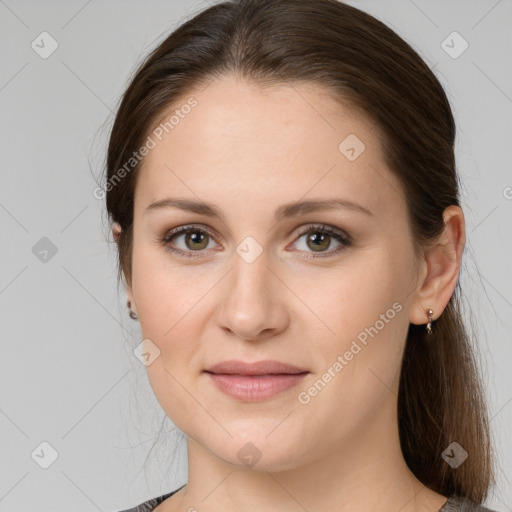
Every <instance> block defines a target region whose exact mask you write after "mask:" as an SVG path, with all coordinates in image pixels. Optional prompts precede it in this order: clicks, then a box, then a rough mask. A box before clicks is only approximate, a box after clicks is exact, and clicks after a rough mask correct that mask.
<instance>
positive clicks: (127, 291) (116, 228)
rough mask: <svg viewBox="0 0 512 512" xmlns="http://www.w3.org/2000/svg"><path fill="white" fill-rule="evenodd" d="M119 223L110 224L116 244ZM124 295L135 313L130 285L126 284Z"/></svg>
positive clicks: (119, 229) (117, 241)
mask: <svg viewBox="0 0 512 512" xmlns="http://www.w3.org/2000/svg"><path fill="white" fill-rule="evenodd" d="M121 231H122V228H121V225H120V224H119V223H118V222H114V223H113V224H112V236H113V237H114V241H115V242H116V244H118V243H119V238H120V236H121ZM126 295H127V297H128V300H129V301H130V306H131V310H132V311H133V312H134V313H135V314H137V306H136V305H135V300H134V299H133V292H132V289H131V287H130V286H126Z"/></svg>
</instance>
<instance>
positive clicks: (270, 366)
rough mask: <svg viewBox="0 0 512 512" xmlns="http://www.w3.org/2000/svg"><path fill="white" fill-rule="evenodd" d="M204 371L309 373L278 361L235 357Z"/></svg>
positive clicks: (218, 372)
mask: <svg viewBox="0 0 512 512" xmlns="http://www.w3.org/2000/svg"><path fill="white" fill-rule="evenodd" d="M205 372H207V373H213V374H222V375H298V374H300V373H309V372H308V370H306V369H305V368H299V367H298V366H294V365H291V364H288V363H282V362H280V361H271V360H265V361H254V362H251V363H246V362H244V361H237V360H235V359H230V360H229V361H222V362H221V363H217V364H215V365H213V366H211V367H210V368H208V369H207V370H205Z"/></svg>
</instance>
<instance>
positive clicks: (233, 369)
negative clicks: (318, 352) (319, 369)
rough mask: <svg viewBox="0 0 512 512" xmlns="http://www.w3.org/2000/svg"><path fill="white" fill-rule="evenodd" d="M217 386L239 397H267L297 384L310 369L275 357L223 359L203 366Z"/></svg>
mask: <svg viewBox="0 0 512 512" xmlns="http://www.w3.org/2000/svg"><path fill="white" fill-rule="evenodd" d="M204 373H206V374H207V375H208V376H209V378H210V379H211V380H212V382H213V383H214V384H215V386H216V387H217V389H219V390H220V391H222V392H223V393H224V394H226V395H228V396H231V397H233V398H237V399H238V400H241V401H246V402H256V401H262V400H265V399H267V398H271V397H273V396H275V395H277V394H278V393H281V392H283V391H285V390H287V389H290V388H292V387H294V386H296V385H298V384H299V383H300V382H301V381H302V380H303V378H304V377H305V376H306V375H308V374H309V373H310V372H309V371H308V370H305V369H302V368H299V367H297V366H294V365H290V364H286V363H281V362H279V361H268V360H266V361H257V362H253V363H245V362H243V361H234V360H230V361H223V362H222V363H218V364H216V365H214V366H212V367H210V368H209V369H208V370H205V371H204Z"/></svg>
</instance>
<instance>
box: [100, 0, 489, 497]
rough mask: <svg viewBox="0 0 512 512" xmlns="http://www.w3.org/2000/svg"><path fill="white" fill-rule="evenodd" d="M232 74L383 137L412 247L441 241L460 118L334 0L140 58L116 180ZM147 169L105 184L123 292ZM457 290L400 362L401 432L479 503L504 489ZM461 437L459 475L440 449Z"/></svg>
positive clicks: (240, 7)
mask: <svg viewBox="0 0 512 512" xmlns="http://www.w3.org/2000/svg"><path fill="white" fill-rule="evenodd" d="M227 75H236V76H239V77H241V78H244V79H246V80H247V82H248V83H252V84H255V85H258V86H260V87H265V86H279V85H286V84H293V83H299V82H302V83H304V82H306V83H311V84H318V85H320V86H323V87H324V88H325V89H326V90H327V91H328V92H329V93H330V94H331V95H332V97H333V98H335V99H336V100H339V101H340V102H342V103H344V104H347V105H350V106H351V108H357V109H360V110H361V111H362V112H364V113H365V114H366V119H368V120H370V121H372V122H373V123H374V126H376V127H377V129H378V130H379V135H380V140H381V142H382V148H383V153H384V158H385V163H386V164H387V167H388V168H389V169H390V170H391V172H393V173H394V174H395V175H396V176H397V177H398V179H399V181H400V183H401V184H402V187H403V191H404V194H405V199H406V204H407V211H408V219H409V223H410V226H411V233H412V237H413V242H414V247H415V250H418V251H419V250H420V249H421V248H422V247H426V245H427V244H429V243H435V241H436V238H437V237H438V235H440V234H441V232H442V230H443V228H444V220H443V212H444V210H445V208H446V207H448V206H450V205H457V206H460V203H459V177H458V175H457V171H456V166H455V155H454V141H455V122H454V118H453V114H452V111H451V108H450V104H449V101H448V98H447V96H446V94H445V91H444V90H443V87H442V86H441V84H440V83H439V81H438V80H437V78H436V77H435V75H434V74H433V72H432V71H431V69H430V68H429V67H428V66H427V64H426V63H425V62H424V61H423V60H422V58H421V57H420V56H419V55H418V54H417V53H416V51H415V50H413V48H412V47H411V46H410V45H409V44H408V43H407V42H405V41H404V40H403V39H402V38H401V37H400V36H398V35H397V34H396V33H395V32H394V31H393V30H392V29H391V28H389V27H388V26H386V25H385V24H384V23H382V22H381V21H379V20H377V19H376V18H374V17H372V16H371V15H369V14H367V13H365V12H363V11H361V10H359V9H357V8H355V7H352V6H350V5H347V4H344V3H342V2H339V1H337V0H231V1H225V2H221V3H218V4H216V5H213V6H212V7H209V8H207V9H205V10H203V11H201V12H199V13H197V14H195V15H194V16H193V17H192V18H190V19H189V20H187V21H186V22H184V23H182V24H181V25H180V26H178V27H177V28H176V30H174V31H173V32H172V33H171V34H170V35H169V36H168V37H167V38H166V39H165V40H163V42H161V43H159V44H158V46H157V47H156V48H155V49H154V50H152V51H151V52H150V53H149V54H148V55H147V57H146V58H145V59H144V60H143V61H142V63H141V64H140V66H139V68H138V69H137V71H136V73H135V74H134V76H133V77H132V79H131V81H130V84H129V86H128V87H127V89H126V91H125V93H124V95H123V96H122V99H121V102H120V105H119V108H118V111H117V114H116V117H115V121H114V125H113V128H112V132H111V136H110V140H109V145H108V151H107V163H106V166H107V169H106V175H107V176H106V177H107V182H108V183H112V184H113V183H114V180H115V179H116V176H115V175H116V170H117V169H120V168H122V167H123V165H125V164H126V162H128V161H129V160H130V158H131V157H132V154H133V152H134V151H136V150H137V149H138V148H140V147H141V146H142V145H143V143H144V140H145V139H146V138H147V137H148V134H149V133H150V132H151V129H152V128H153V127H154V126H155V124H156V123H158V122H160V120H161V119H162V117H163V116H164V115H165V113H166V112H167V111H168V109H169V108H170V107H171V106H172V105H176V104H178V100H180V99H183V98H184V97H186V96H187V94H190V92H191V91H192V90H193V89H194V88H196V87H200V86H201V85H205V84H208V83H211V81H212V80H215V79H217V78H221V77H223V76H227ZM140 168H141V163H137V164H136V165H134V166H133V169H132V170H131V171H130V172H128V173H127V174H126V176H124V175H123V179H122V180H119V179H118V180H117V183H115V186H112V187H107V194H106V207H107V212H108V215H109V219H110V220H111V222H117V223H119V224H120V226H121V228H122V232H121V235H120V237H119V239H118V244H117V248H118V257H119V259H118V264H119V265H118V283H119V279H121V277H123V278H124V279H125V281H126V283H128V284H129V285H131V255H132V244H133V236H132V235H133V213H134V192H135V187H136V180H137V175H138V173H139V172H140ZM460 298H461V291H460V282H459V281H457V285H456V287H455V290H454V293H453V295H452V297H451V298H450V300H449V302H448V304H447V306H446V308H445V310H444V311H443V313H442V315H441V316H440V317H439V318H438V319H437V320H436V321H434V323H433V332H434V336H433V337H432V336H431V337H428V338H427V335H426V332H425V329H424V326H417V325H413V324H410V326H409V330H408V333H407V340H406V345H405V350H404V355H403V361H402V366H401V376H400V385H399V394H398V409H397V414H398V424H399V437H400V444H401V449H402V452H403V456H404V459H405V461H406V463H407V465H408V466H409V468H410V469H411V471H412V472H413V473H414V475H415V476H416V477H417V478H418V479H419V480H420V481H421V482H422V483H423V484H424V485H426V486H427V487H429V488H430V489H432V490H434V491H436V492H438V493H440V494H443V495H446V496H450V495H457V496H462V497H466V498H469V499H471V500H473V501H475V502H477V503H482V502H483V501H484V500H485V499H486V497H487V495H488V490H489V487H490V485H494V484H495V480H494V468H493V464H492V461H493V458H492V455H493V453H492V444H491V441H490V431H489V420H488V412H487V410H486V400H485V395H484V388H483V384H482V381H481V378H480V377H479V372H478V366H477V363H476V358H475V354H474V353H473V348H472V346H471V343H470V341H471V339H470V337H469V336H468V333H467V331H466V328H465V326H464V323H463V320H462V311H461V303H460ZM454 441H456V442H457V443H458V444H459V445H461V446H462V447H463V448H464V450H466V451H467V452H468V458H467V460H465V461H464V463H463V464H461V465H460V466H459V467H457V468H456V469H454V468H452V467H451V466H450V465H449V464H447V463H446V462H445V461H444V460H443V458H442V456H441V455H442V453H443V451H444V450H445V449H446V448H447V447H448V446H449V445H450V444H451V443H452V442H454Z"/></svg>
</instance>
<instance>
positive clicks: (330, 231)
mask: <svg viewBox="0 0 512 512" xmlns="http://www.w3.org/2000/svg"><path fill="white" fill-rule="evenodd" d="M183 233H201V234H204V235H208V236H209V237H211V238H214V234H213V233H212V232H211V231H210V230H209V229H205V228H203V227H200V226H197V225H194V224H191V225H187V226H180V227H178V228H175V229H173V230H171V231H169V232H168V233H166V234H165V236H164V237H162V239H161V243H162V244H163V245H164V246H165V249H166V250H168V251H170V252H172V253H175V254H178V255H179V256H183V257H185V258H192V259H195V258H202V257H203V256H199V254H197V255H196V254H194V255H193V254H191V253H194V252H196V253H201V252H204V250H198V251H189V252H185V251H183V250H181V249H176V248H174V247H172V246H171V245H170V242H171V241H172V239H173V238H175V237H176V236H178V235H181V234H183ZM308 233H321V234H326V235H329V236H331V237H333V238H335V239H336V240H337V241H338V242H340V243H341V245H340V246H339V247H338V248H337V249H335V250H333V251H329V252H327V253H319V254H311V253H310V254H309V256H304V258H305V259H309V260H314V259H317V258H328V257H331V256H334V255H336V254H338V253H340V252H341V251H343V250H345V249H346V248H348V247H351V246H352V244H353V241H352V238H351V237H350V236H349V235H347V234H345V233H343V232H342V231H339V230H337V229H336V228H333V227H331V226H326V225H325V224H314V225H308V226H305V227H304V228H302V229H300V230H299V232H298V233H297V238H301V237H302V236H304V235H305V234H308ZM301 252H304V251H301Z"/></svg>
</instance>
